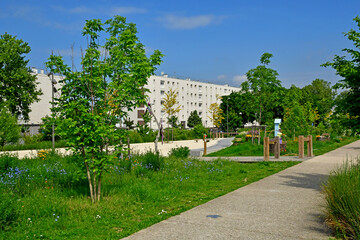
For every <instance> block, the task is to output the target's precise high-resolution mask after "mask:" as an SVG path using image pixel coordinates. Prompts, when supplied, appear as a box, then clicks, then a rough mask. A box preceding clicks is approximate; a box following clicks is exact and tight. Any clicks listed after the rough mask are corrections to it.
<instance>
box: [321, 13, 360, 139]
mask: <svg viewBox="0 0 360 240" xmlns="http://www.w3.org/2000/svg"><path fill="white" fill-rule="evenodd" d="M354 21H355V22H356V24H357V26H358V28H359V29H360V17H359V16H357V17H355V18H354ZM345 36H346V37H347V38H348V39H349V40H350V41H352V42H353V44H354V47H355V49H350V48H345V49H343V51H344V52H345V53H347V54H348V56H350V57H351V59H350V60H348V59H347V57H346V56H338V55H335V57H334V59H333V61H332V62H327V63H325V64H323V65H322V66H324V67H332V68H334V69H335V70H336V74H337V75H339V76H341V77H342V78H343V79H342V80H340V81H339V82H338V83H337V84H336V85H335V87H336V88H342V89H346V91H345V93H344V94H343V95H342V101H338V103H337V104H338V106H337V108H336V110H337V111H338V112H339V113H342V114H348V115H349V118H348V119H347V121H346V124H347V126H348V127H351V128H353V130H354V132H359V131H360V116H359V115H360V51H359V50H360V32H359V31H356V30H353V29H351V30H350V31H349V32H347V33H345Z"/></svg>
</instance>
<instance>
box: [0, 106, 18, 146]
mask: <svg viewBox="0 0 360 240" xmlns="http://www.w3.org/2000/svg"><path fill="white" fill-rule="evenodd" d="M19 137H20V127H19V125H18V124H17V119H16V117H15V116H13V115H12V114H11V113H10V112H9V111H8V110H7V108H6V107H4V108H2V109H1V110H0V146H1V147H4V145H5V144H6V143H16V142H17V141H18V140H19Z"/></svg>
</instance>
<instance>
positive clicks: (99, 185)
mask: <svg viewBox="0 0 360 240" xmlns="http://www.w3.org/2000/svg"><path fill="white" fill-rule="evenodd" d="M100 196H101V173H100V175H99V179H98V187H97V201H98V202H100Z"/></svg>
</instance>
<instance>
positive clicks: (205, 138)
mask: <svg viewBox="0 0 360 240" xmlns="http://www.w3.org/2000/svg"><path fill="white" fill-rule="evenodd" d="M205 155H206V134H204V154H203V156H205Z"/></svg>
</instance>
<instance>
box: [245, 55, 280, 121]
mask: <svg viewBox="0 0 360 240" xmlns="http://www.w3.org/2000/svg"><path fill="white" fill-rule="evenodd" d="M271 57H272V54H271V53H264V54H263V55H262V56H261V58H260V62H261V63H262V64H263V65H259V66H257V67H256V68H254V69H250V70H249V71H248V72H247V73H246V77H247V81H245V82H243V83H242V85H241V88H242V89H243V91H250V92H251V93H252V94H254V96H256V105H257V106H258V111H257V112H258V116H257V118H258V119H257V121H258V122H259V124H261V123H262V122H263V116H262V115H263V112H265V111H266V106H267V105H269V104H271V103H272V102H270V101H269V99H270V96H271V94H272V93H273V92H275V91H276V90H277V89H278V88H280V87H281V82H280V80H278V79H277V76H278V75H279V74H278V73H277V71H275V70H273V69H271V68H267V67H266V65H268V64H269V63H270V58H271ZM264 122H266V120H265V121H264Z"/></svg>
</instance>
